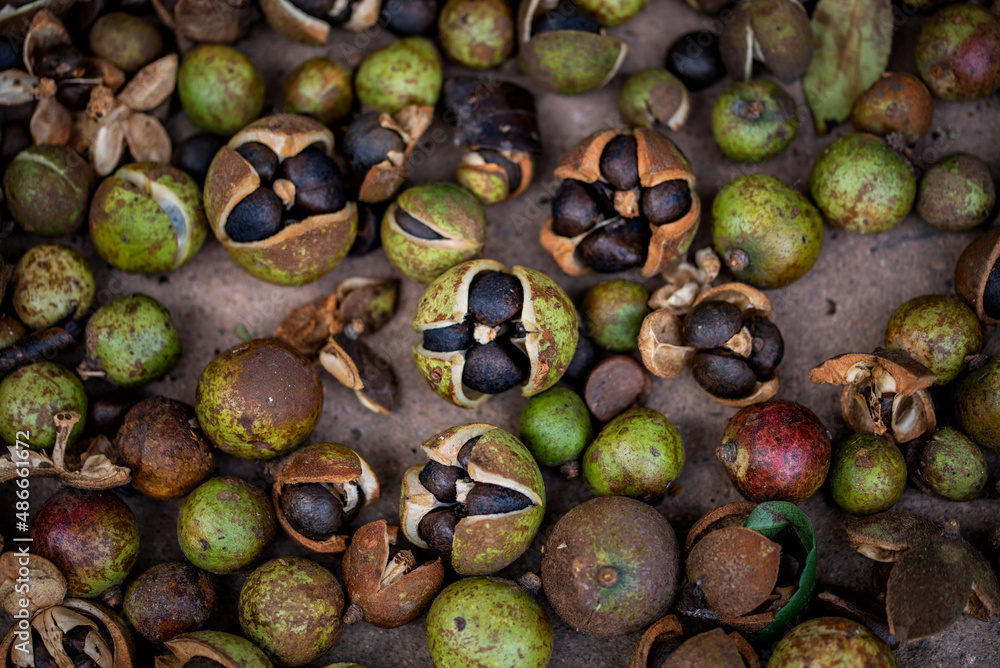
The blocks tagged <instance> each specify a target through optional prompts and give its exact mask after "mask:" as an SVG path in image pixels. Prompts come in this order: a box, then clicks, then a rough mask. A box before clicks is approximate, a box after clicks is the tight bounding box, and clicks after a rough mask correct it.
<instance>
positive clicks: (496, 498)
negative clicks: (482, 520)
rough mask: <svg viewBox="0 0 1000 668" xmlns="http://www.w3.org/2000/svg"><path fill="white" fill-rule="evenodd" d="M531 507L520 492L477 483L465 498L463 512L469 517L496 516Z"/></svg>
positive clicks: (526, 498)
mask: <svg viewBox="0 0 1000 668" xmlns="http://www.w3.org/2000/svg"><path fill="white" fill-rule="evenodd" d="M530 505H531V499H529V498H528V497H526V496H525V495H524V494H521V493H520V492H515V491H514V490H512V489H508V488H506V487H501V486H500V485H491V484H489V483H485V482H477V483H476V484H475V485H473V486H472V489H470V490H469V492H468V494H467V495H466V497H465V510H466V512H468V513H469V515H498V514H500V513H513V512H515V511H518V510H523V509H524V508H527V507H528V506H530Z"/></svg>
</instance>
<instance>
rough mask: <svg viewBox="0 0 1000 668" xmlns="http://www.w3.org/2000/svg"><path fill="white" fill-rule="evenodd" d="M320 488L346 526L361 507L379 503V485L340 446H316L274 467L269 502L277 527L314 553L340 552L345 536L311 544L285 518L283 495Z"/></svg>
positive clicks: (365, 467)
mask: <svg viewBox="0 0 1000 668" xmlns="http://www.w3.org/2000/svg"><path fill="white" fill-rule="evenodd" d="M307 484H319V485H321V486H322V487H323V488H325V489H326V491H328V492H329V493H331V494H333V495H334V496H335V497H336V498H337V499H338V500H339V501H340V504H341V506H342V507H343V517H344V521H343V524H342V525H341V526H346V525H347V524H349V523H350V521H351V519H353V518H354V516H355V515H356V514H357V511H359V510H360V509H361V508H363V507H364V506H367V505H368V504H370V503H374V502H375V501H376V500H378V495H379V482H378V478H377V477H376V476H375V473H374V472H373V471H372V470H371V467H369V466H368V462H366V461H365V460H364V459H362V458H361V457H360V456H359V455H358V454H357V453H356V452H354V451H353V450H351V449H350V448H348V447H347V446H346V445H341V444H340V443H316V444H314V445H310V446H307V447H305V448H302V449H301V450H297V451H295V452H293V453H292V454H291V455H289V456H288V457H286V458H285V459H284V460H283V461H282V462H281V463H280V464H279V466H278V467H277V472H276V474H275V477H274V485H272V487H271V499H272V500H273V501H274V510H275V513H276V514H277V516H278V523H279V524H280V525H281V527H282V528H283V529H284V530H285V532H286V533H287V534H288V535H289V536H291V537H292V540H294V541H295V542H296V543H298V544H299V545H301V546H302V547H305V548H307V549H309V550H312V551H313V552H334V553H336V552H343V551H344V550H345V549H347V536H344V535H338V534H337V533H336V532H335V533H334V534H333V535H331V536H329V537H328V538H325V539H323V540H313V539H311V538H308V537H307V536H305V535H303V534H302V533H301V532H300V531H299V530H297V529H296V528H295V527H294V526H292V523H291V522H290V521H289V518H288V517H287V516H286V515H285V511H284V506H283V504H282V495H283V494H287V493H290V492H291V491H292V490H291V489H290V488H293V487H294V486H296V485H307Z"/></svg>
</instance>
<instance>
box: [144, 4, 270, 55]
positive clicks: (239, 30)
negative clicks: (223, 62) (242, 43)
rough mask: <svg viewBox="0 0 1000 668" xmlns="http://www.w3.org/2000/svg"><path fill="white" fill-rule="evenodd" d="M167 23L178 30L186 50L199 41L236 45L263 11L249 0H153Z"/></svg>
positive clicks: (163, 20)
mask: <svg viewBox="0 0 1000 668" xmlns="http://www.w3.org/2000/svg"><path fill="white" fill-rule="evenodd" d="M150 1H151V3H152V5H153V9H155V10H156V15H157V16H158V17H159V19H160V21H162V22H163V25H165V26H167V28H169V29H170V30H173V31H174V35H175V36H176V38H177V43H178V47H179V48H180V50H181V51H182V52H186V51H188V50H189V49H191V48H192V47H193V46H194V43H195V42H211V43H214V44H232V43H233V42H235V41H236V40H238V39H241V38H242V37H244V36H246V34H247V32H248V30H249V28H250V24H251V23H252V22H253V21H255V20H256V19H257V18H258V17H259V14H258V13H257V10H256V8H255V7H254V4H253V2H248V1H247V0H177V2H176V3H172V2H169V1H167V2H165V1H164V0H150Z"/></svg>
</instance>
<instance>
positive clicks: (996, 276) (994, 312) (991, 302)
mask: <svg viewBox="0 0 1000 668" xmlns="http://www.w3.org/2000/svg"><path fill="white" fill-rule="evenodd" d="M983 312H984V313H985V314H986V315H987V316H989V317H991V318H994V319H1000V260H998V261H997V263H996V264H994V265H993V268H992V269H990V275H989V277H988V278H987V279H986V287H985V289H984V290H983Z"/></svg>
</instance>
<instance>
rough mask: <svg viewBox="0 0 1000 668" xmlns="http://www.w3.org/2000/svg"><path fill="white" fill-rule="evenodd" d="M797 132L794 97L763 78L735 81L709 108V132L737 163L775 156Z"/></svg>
mask: <svg viewBox="0 0 1000 668" xmlns="http://www.w3.org/2000/svg"><path fill="white" fill-rule="evenodd" d="M798 131H799V117H798V109H797V108H796V105H795V100H794V99H793V98H792V96H791V95H789V94H788V93H786V92H785V89H784V88H782V87H781V86H779V85H778V84H776V83H774V82H773V81H769V80H767V79H753V80H751V81H735V82H733V83H732V84H730V85H729V88H727V89H726V90H724V91H723V92H722V95H720V96H719V97H718V99H716V101H715V105H714V106H713V107H712V134H713V135H714V136H715V142H716V143H717V144H718V145H719V148H720V149H722V152H723V153H725V154H726V156H727V157H728V158H730V159H732V160H735V161H737V162H749V163H759V162H763V161H765V160H769V159H770V158H773V157H774V156H776V155H778V154H779V153H781V152H782V151H784V150H785V148H786V147H787V146H788V145H789V144H791V143H792V140H793V139H795V135H796V134H797V133H798Z"/></svg>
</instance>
